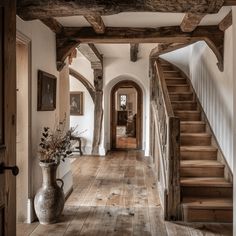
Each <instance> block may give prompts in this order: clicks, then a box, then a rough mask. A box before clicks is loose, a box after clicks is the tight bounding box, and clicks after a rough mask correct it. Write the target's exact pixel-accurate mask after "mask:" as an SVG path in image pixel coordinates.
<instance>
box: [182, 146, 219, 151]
mask: <svg viewBox="0 0 236 236" xmlns="http://www.w3.org/2000/svg"><path fill="white" fill-rule="evenodd" d="M217 150H218V149H217V148H216V147H213V146H180V151H192V152H194V151H200V152H205V151H217Z"/></svg>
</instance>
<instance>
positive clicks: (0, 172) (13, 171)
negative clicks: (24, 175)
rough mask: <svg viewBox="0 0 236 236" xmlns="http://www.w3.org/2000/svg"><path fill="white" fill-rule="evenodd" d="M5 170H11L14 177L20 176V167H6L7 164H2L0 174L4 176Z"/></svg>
mask: <svg viewBox="0 0 236 236" xmlns="http://www.w3.org/2000/svg"><path fill="white" fill-rule="evenodd" d="M5 170H11V173H12V174H13V175H14V176H17V175H18V174H19V168H18V166H5V164H4V163H3V162H2V163H1V164H0V174H3V173H4V172H5Z"/></svg>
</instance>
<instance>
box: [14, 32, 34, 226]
mask: <svg viewBox="0 0 236 236" xmlns="http://www.w3.org/2000/svg"><path fill="white" fill-rule="evenodd" d="M17 41H18V42H20V43H21V44H24V45H25V46H27V49H28V122H29V123H28V170H27V172H28V180H27V183H28V193H27V196H28V200H29V199H31V198H32V189H33V186H32V178H30V176H32V158H30V157H31V153H32V99H31V97H32V79H31V76H32V41H31V39H30V38H29V37H27V36H26V35H25V34H23V33H21V32H20V31H19V30H17V31H16V42H17ZM16 79H17V77H16ZM16 157H17V156H16ZM16 161H17V160H16ZM28 207H30V205H29V206H28ZM28 210H30V211H31V209H28ZM27 217H29V216H27ZM27 220H28V221H27V223H31V222H32V221H33V219H28V218H27Z"/></svg>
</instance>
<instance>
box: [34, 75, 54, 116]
mask: <svg viewBox="0 0 236 236" xmlns="http://www.w3.org/2000/svg"><path fill="white" fill-rule="evenodd" d="M56 92H57V78H56V76H54V75H51V74H49V73H47V72H44V71H41V70H39V71H38V111H53V110H55V109H56Z"/></svg>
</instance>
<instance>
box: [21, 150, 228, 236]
mask: <svg viewBox="0 0 236 236" xmlns="http://www.w3.org/2000/svg"><path fill="white" fill-rule="evenodd" d="M72 170H73V181H74V191H73V193H72V194H71V196H70V197H69V199H68V200H67V202H66V205H65V209H64V211H63V215H62V217H61V219H60V222H58V223H57V224H53V225H48V226H45V225H40V224H38V222H35V223H33V224H18V226H17V230H18V231H17V235H18V236H26V235H31V236H36V235H37V236H41V235H42V236H46V235H47V236H49V235H50V236H61V235H64V236H74V235H90V236H100V235H101V236H106V235H107V236H108V235H109V236H126V235H133V236H135V235H137V236H151V235H153V236H157V235H158V236H165V235H170V236H175V235H179V236H188V235H189V236H195V235H196V236H203V235H204V236H213V235H232V225H231V224H188V225H186V224H180V223H179V224H177V223H172V222H165V221H164V220H163V216H162V209H161V206H160V201H159V198H158V192H157V186H156V184H155V180H154V175H153V172H152V168H151V165H150V164H149V162H148V158H145V157H143V154H142V152H138V151H128V152H112V153H110V154H109V155H107V156H106V157H93V156H82V157H80V156H78V157H77V158H76V160H75V161H74V162H73V163H72Z"/></svg>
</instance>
